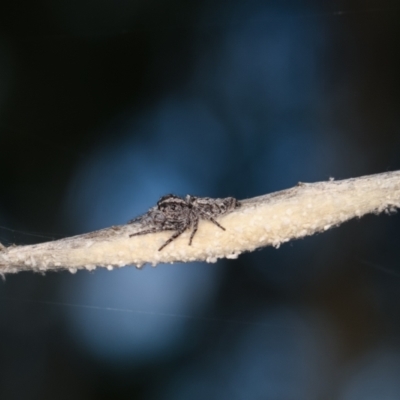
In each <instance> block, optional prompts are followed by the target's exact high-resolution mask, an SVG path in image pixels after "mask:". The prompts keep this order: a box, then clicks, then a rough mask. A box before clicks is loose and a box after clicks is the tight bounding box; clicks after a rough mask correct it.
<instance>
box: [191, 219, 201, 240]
mask: <svg viewBox="0 0 400 400" xmlns="http://www.w3.org/2000/svg"><path fill="white" fill-rule="evenodd" d="M198 226H199V220H198V219H196V220H195V221H194V227H193V230H192V233H191V235H190V239H189V246H191V245H192V240H193V238H194V235H195V234H196V232H197V228H198Z"/></svg>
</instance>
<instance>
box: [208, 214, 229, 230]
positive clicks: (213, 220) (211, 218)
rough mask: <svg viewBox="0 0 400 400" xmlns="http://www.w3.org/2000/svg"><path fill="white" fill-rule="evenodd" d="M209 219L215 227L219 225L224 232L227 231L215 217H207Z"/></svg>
mask: <svg viewBox="0 0 400 400" xmlns="http://www.w3.org/2000/svg"><path fill="white" fill-rule="evenodd" d="M207 219H208V220H209V221H211V222H212V223H214V224H215V225H217V226H218V228H221V229H222V230H223V231H226V229H225V228H224V227H223V226H222V225H220V224H219V223H218V222H217V221H216V220H215V219H214V218H213V217H210V216H207Z"/></svg>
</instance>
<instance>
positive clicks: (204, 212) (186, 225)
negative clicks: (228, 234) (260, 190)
mask: <svg viewBox="0 0 400 400" xmlns="http://www.w3.org/2000/svg"><path fill="white" fill-rule="evenodd" d="M239 206H240V203H239V202H238V201H237V200H236V199H235V198H234V197H226V198H225V199H212V198H210V197H195V196H190V195H187V196H186V197H184V198H183V197H179V196H175V195H173V194H168V195H166V196H163V197H161V199H160V200H158V202H157V205H156V206H155V207H152V208H150V210H149V211H148V212H147V213H146V214H144V215H142V216H141V217H138V218H135V219H133V220H131V221H129V222H128V224H129V223H133V222H140V223H141V224H142V225H143V227H144V228H145V229H144V230H143V231H141V232H137V233H133V234H131V235H129V236H137V235H145V234H147V233H155V232H161V231H175V233H174V234H173V235H172V236H171V237H170V238H169V239H168V240H167V241H166V242H165V243H164V244H163V245H162V246H161V247H160V248H159V249H158V250H159V251H160V250H162V249H163V248H164V247H165V246H167V245H168V244H169V243H171V242H172V241H173V240H175V239H176V238H177V237H178V236H180V235H181V234H182V233H183V232H185V231H186V230H188V229H192V233H191V234H190V239H189V246H190V245H191V244H192V240H193V237H194V235H195V234H196V232H197V228H198V225H199V220H201V219H206V220H208V221H211V222H212V223H214V224H215V225H217V226H218V227H219V228H221V229H222V230H225V228H224V227H223V226H221V225H220V224H219V223H218V222H217V221H216V220H215V219H216V218H218V217H219V216H221V215H224V214H227V213H228V212H230V211H232V210H234V209H235V208H238V207H239Z"/></svg>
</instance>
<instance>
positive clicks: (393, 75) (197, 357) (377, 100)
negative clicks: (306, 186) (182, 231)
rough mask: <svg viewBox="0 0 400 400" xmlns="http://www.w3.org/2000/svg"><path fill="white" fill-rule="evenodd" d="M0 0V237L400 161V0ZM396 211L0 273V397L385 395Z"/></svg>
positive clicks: (395, 315)
mask: <svg viewBox="0 0 400 400" xmlns="http://www.w3.org/2000/svg"><path fill="white" fill-rule="evenodd" d="M4 3H5V2H4ZM4 3H3V4H2V5H0V8H1V9H0V168H1V170H2V171H3V172H2V175H1V183H2V184H1V189H0V226H1V227H0V242H1V243H3V244H5V245H10V244H17V245H22V244H30V243H38V242H43V241H48V240H55V239H59V238H62V237H66V236H69V235H74V234H80V233H84V232H88V231H92V230H95V229H99V228H103V227H107V226H110V225H116V224H123V223H125V222H126V221H128V220H129V219H131V218H133V217H135V216H136V215H138V214H141V213H143V212H145V211H146V210H147V209H148V208H149V207H151V206H153V205H154V204H155V203H156V201H157V200H158V198H159V197H160V196H162V195H164V194H167V193H175V194H178V195H186V194H193V195H197V196H211V197H227V196H234V197H236V198H238V199H244V198H249V197H253V196H257V195H262V194H265V193H268V192H273V191H277V190H281V189H285V188H288V187H291V186H294V185H295V184H296V183H297V182H298V181H303V182H314V181H320V180H327V179H329V178H330V177H334V178H335V179H345V178H350V177H356V176H361V175H367V174H373V173H379V172H384V171H389V170H396V169H399V168H400V157H399V150H400V118H399V116H400V113H399V108H400V80H399V71H400V7H399V6H398V4H397V2H394V1H389V0H384V1H376V0H371V1H350V0H347V1H345V0H343V1H335V2H320V1H319V2H317V1H308V2H307V1H280V2H272V1H257V0H254V1H239V0H233V1H226V0H225V1H224V0H214V1H190V2H187V1H182V0H170V1H165V0H152V1H143V0H120V1H118V2H116V1H111V0H101V1H98V0H97V1H93V0H80V1H76V0H75V1H74V0H72V1H71V0H53V1H49V0H37V1H34V2H33V1H26V0H16V1H13V2H8V4H4ZM399 221H400V219H399V216H398V215H391V216H387V215H380V216H366V217H363V218H362V219H360V220H354V221H351V222H348V223H346V224H344V225H343V226H341V227H339V228H337V229H334V230H332V231H329V232H326V233H324V234H321V235H317V236H314V237H309V238H305V239H303V240H299V241H294V242H290V243H288V244H285V245H283V246H282V247H281V248H280V249H278V250H276V249H273V248H266V249H262V250H261V251H257V252H254V253H251V254H244V255H241V256H240V257H239V259H237V260H220V261H218V262H217V263H216V264H206V263H190V264H174V265H159V266H157V267H156V268H152V267H151V266H145V267H144V268H142V269H141V270H137V269H136V268H134V267H127V268H123V269H120V270H114V271H112V272H110V271H107V270H103V269H101V270H96V271H94V272H92V273H89V272H87V271H80V272H78V273H77V274H75V275H72V274H70V273H68V272H63V273H48V274H46V275H43V276H42V275H40V274H33V273H26V272H25V273H20V274H17V275H13V276H11V275H10V276H7V277H6V279H5V280H4V281H2V282H0V343H1V345H0V346H1V347H0V370H1V373H0V398H1V399H2V400H3V399H4V400H8V399H55V398H57V399H71V398H74V399H77V400H79V399H88V400H90V399H154V400H164V399H165V400H166V399H178V400H180V399H195V400H196V399H199V400H200V399H229V400H236V399H282V400H286V399H289V400H291V399H292V400H303V399H304V400H314V399H332V400H333V399H338V400H369V399H371V400H372V399H379V400H389V399H399V398H400V379H399V376H400V322H399V315H400V265H399V259H400V247H399V245H398V242H399V235H400V230H399Z"/></svg>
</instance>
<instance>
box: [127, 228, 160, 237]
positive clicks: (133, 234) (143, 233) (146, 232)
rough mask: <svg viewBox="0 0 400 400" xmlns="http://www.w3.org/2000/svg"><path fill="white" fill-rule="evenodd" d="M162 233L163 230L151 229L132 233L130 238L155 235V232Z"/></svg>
mask: <svg viewBox="0 0 400 400" xmlns="http://www.w3.org/2000/svg"><path fill="white" fill-rule="evenodd" d="M160 231H161V229H157V228H150V229H146V230H144V231H141V232H136V233H132V234H131V235H129V237H132V236H138V235H147V234H148V233H155V232H160Z"/></svg>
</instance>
